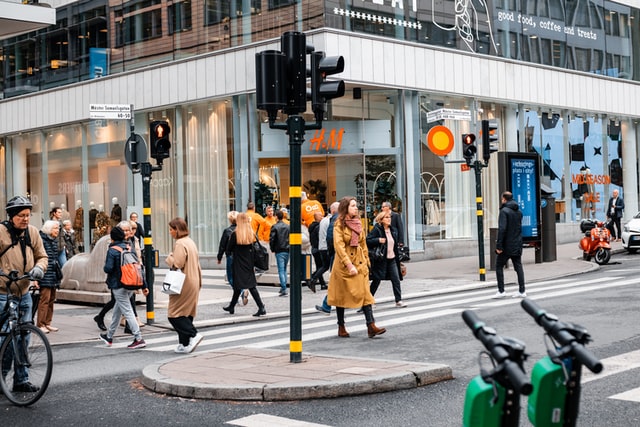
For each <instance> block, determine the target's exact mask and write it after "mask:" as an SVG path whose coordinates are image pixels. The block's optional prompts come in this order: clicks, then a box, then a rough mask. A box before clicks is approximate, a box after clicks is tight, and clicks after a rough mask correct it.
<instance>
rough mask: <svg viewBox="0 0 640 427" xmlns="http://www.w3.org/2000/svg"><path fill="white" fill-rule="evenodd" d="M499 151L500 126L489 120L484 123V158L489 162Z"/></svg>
mask: <svg viewBox="0 0 640 427" xmlns="http://www.w3.org/2000/svg"><path fill="white" fill-rule="evenodd" d="M494 151H498V124H497V123H496V122H490V121H489V120H483V121H482V158H483V159H484V161H485V162H488V161H489V159H490V158H491V153H493V152H494Z"/></svg>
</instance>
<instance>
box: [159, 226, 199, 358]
mask: <svg viewBox="0 0 640 427" xmlns="http://www.w3.org/2000/svg"><path fill="white" fill-rule="evenodd" d="M169 234H171V237H173V238H174V239H176V242H175V245H174V246H173V252H171V253H170V254H169V256H168V257H167V261H166V262H167V265H169V268H172V269H180V270H182V272H183V273H184V274H185V276H186V277H185V279H184V285H183V286H182V291H181V292H180V294H178V295H169V308H168V311H167V317H168V318H169V322H170V323H171V326H173V329H175V331H176V332H177V333H178V341H179V344H178V346H177V347H176V349H175V352H176V353H191V352H192V351H193V350H195V349H196V347H197V346H198V344H200V341H202V335H201V334H199V333H198V331H197V329H196V328H195V327H194V326H193V319H194V317H196V309H197V307H198V294H199V293H200V288H201V287H202V271H201V269H200V258H199V256H198V248H197V247H196V244H195V243H194V241H193V240H191V238H190V237H189V229H188V228H187V223H186V221H185V220H184V219H182V218H174V219H172V220H171V222H169Z"/></svg>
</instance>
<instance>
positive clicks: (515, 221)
mask: <svg viewBox="0 0 640 427" xmlns="http://www.w3.org/2000/svg"><path fill="white" fill-rule="evenodd" d="M496 254H498V256H497V258H496V280H497V281H498V291H497V292H496V294H495V295H494V298H504V297H505V296H506V293H505V291H504V266H505V265H506V264H507V260H509V259H510V260H511V262H513V269H514V270H515V272H516V274H517V275H518V293H517V294H514V295H513V297H514V298H515V297H520V298H525V297H526V296H527V294H526V293H525V289H524V270H523V269H522V212H520V209H519V208H518V203H517V202H516V201H515V200H513V194H511V192H509V191H505V192H504V193H502V206H501V207H500V215H499V217H498V240H497V241H496Z"/></svg>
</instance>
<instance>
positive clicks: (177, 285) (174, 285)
mask: <svg viewBox="0 0 640 427" xmlns="http://www.w3.org/2000/svg"><path fill="white" fill-rule="evenodd" d="M185 277H186V276H185V274H184V273H183V272H182V271H180V270H169V271H168V272H167V275H166V276H164V282H163V283H162V293H165V294H168V295H178V294H179V293H180V292H182V285H184V279H185Z"/></svg>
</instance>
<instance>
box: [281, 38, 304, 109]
mask: <svg viewBox="0 0 640 427" xmlns="http://www.w3.org/2000/svg"><path fill="white" fill-rule="evenodd" d="M280 46H281V49H282V53H283V54H284V55H285V57H286V69H285V73H286V96H287V104H286V106H285V107H284V112H285V113H286V114H288V115H293V114H299V113H304V112H305V111H307V42H306V36H305V34H304V33H300V32H297V31H287V32H286V33H284V34H283V35H282V37H280Z"/></svg>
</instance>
